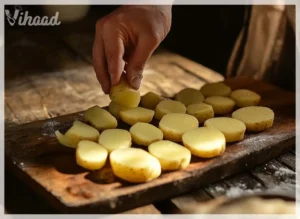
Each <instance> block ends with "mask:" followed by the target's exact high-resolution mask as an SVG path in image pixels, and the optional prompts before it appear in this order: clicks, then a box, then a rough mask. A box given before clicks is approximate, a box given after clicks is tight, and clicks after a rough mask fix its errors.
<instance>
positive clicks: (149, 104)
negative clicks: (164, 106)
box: [141, 91, 163, 110]
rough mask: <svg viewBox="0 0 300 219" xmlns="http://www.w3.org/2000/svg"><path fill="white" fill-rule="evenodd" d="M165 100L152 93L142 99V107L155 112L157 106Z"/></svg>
mask: <svg viewBox="0 0 300 219" xmlns="http://www.w3.org/2000/svg"><path fill="white" fill-rule="evenodd" d="M162 100H163V97H161V96H159V95H158V94H156V93H154V92H152V91H150V92H148V93H146V94H145V95H144V96H142V97H141V106H142V107H144V108H147V109H151V110H154V109H155V107H156V106H157V104H158V103H159V102H160V101H162Z"/></svg>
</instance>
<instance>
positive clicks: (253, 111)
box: [232, 106, 275, 132]
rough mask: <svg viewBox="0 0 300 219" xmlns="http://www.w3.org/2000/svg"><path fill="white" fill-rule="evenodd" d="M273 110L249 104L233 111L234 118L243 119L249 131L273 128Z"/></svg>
mask: <svg viewBox="0 0 300 219" xmlns="http://www.w3.org/2000/svg"><path fill="white" fill-rule="evenodd" d="M274 117H275V114H274V112H273V110H271V109H270V108H268V107H263V106H247V107H243V108H240V109H238V110H236V111H234V112H233V113H232V118H234V119H238V120H240V121H242V122H243V123H244V124H245V125H246V128H247V130H248V131H253V132H260V131H264V130H266V129H268V128H271V127H272V126H273V123H274Z"/></svg>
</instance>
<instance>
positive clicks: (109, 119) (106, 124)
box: [84, 106, 118, 131]
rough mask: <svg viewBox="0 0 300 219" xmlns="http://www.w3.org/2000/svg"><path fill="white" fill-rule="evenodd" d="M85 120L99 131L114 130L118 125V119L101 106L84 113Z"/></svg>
mask: <svg viewBox="0 0 300 219" xmlns="http://www.w3.org/2000/svg"><path fill="white" fill-rule="evenodd" d="M84 118H85V120H86V121H88V122H90V123H91V124H92V126H94V127H95V128H96V129H98V130H99V131H103V130H105V129H114V128H116V127H117V125H118V121H117V119H116V118H115V117H114V116H113V115H111V114H110V113H109V112H108V111H107V110H105V109H102V108H101V107H99V106H93V107H91V108H89V109H88V110H86V111H85V112H84Z"/></svg>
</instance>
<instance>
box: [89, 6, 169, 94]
mask: <svg viewBox="0 0 300 219" xmlns="http://www.w3.org/2000/svg"><path fill="white" fill-rule="evenodd" d="M171 7H172V6H171V5H170V6H160V5H150V6H149V5H148V6H147V5H137V6H129V5H128V6H122V7H120V8H118V9H116V10H115V11H113V12H112V13H111V14H109V15H107V16H106V17H104V18H102V19H100V20H99V21H98V22H97V24H96V35H95V41H94V46H93V65H94V69H95V72H96V75H97V79H98V81H99V82H100V84H101V86H102V89H103V91H104V93H106V94H108V93H109V91H110V88H111V86H112V85H116V84H118V83H119V80H120V77H121V74H122V73H123V71H124V70H125V71H126V76H127V81H128V83H129V84H130V85H131V86H132V87H133V88H135V89H138V88H139V87H140V84H141V80H142V77H143V75H142V74H143V69H144V66H145V64H146V62H147V60H148V59H149V58H150V56H151V55H152V53H153V51H154V50H155V49H156V48H157V47H158V46H159V44H160V43H161V42H162V41H163V40H164V38H165V37H166V35H167V34H168V33H169V31H170V28H171ZM125 63H126V64H125Z"/></svg>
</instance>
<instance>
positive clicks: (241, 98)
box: [230, 89, 261, 107]
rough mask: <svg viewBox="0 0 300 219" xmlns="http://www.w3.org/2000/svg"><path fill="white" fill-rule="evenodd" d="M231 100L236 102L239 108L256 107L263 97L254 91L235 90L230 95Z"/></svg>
mask: <svg viewBox="0 0 300 219" xmlns="http://www.w3.org/2000/svg"><path fill="white" fill-rule="evenodd" d="M230 98H231V99H233V100H234V101H235V104H236V105H237V106H238V107H246V106H256V105H258V104H259V102H260V100H261V96H260V95H259V94H257V93H255V92H254V91H251V90H247V89H239V90H235V91H233V92H232V93H231V94H230Z"/></svg>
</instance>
